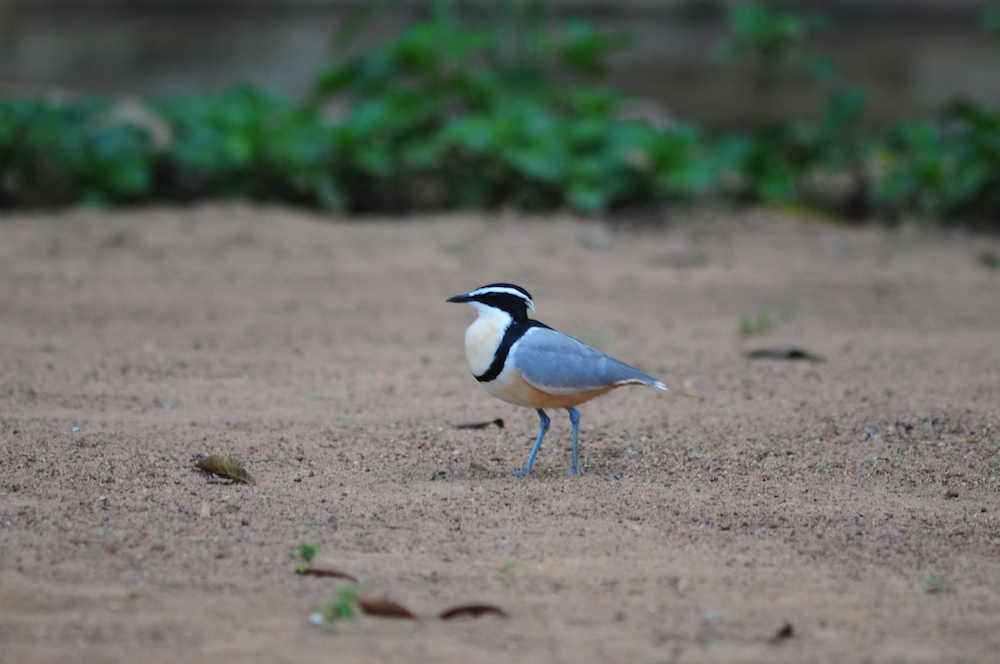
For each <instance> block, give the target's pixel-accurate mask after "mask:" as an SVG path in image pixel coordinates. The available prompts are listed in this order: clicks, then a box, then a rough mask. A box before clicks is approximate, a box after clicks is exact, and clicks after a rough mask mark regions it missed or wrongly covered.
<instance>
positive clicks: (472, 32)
mask: <svg viewBox="0 0 1000 664" xmlns="http://www.w3.org/2000/svg"><path fill="white" fill-rule="evenodd" d="M542 4H543V3H541V2H538V1H537V0H536V1H532V2H524V3H516V2H512V1H506V2H497V3H494V7H493V8H494V11H495V12H496V13H497V16H496V17H495V18H496V21H494V22H493V23H489V22H483V21H482V17H480V22H473V23H471V24H467V23H465V22H463V21H462V20H460V18H459V16H458V13H457V12H456V11H455V10H454V7H453V6H452V3H448V2H437V3H434V8H435V12H434V16H433V18H432V19H431V20H429V21H427V22H424V23H420V24H416V25H414V26H412V27H410V28H408V29H407V30H405V31H404V32H403V33H402V34H400V35H399V36H398V37H396V38H395V39H393V40H390V41H389V42H387V43H386V44H384V45H382V46H381V47H379V48H376V49H374V50H373V51H370V52H367V53H363V54H361V55H359V56H356V57H353V58H348V59H338V60H335V61H334V62H333V63H331V65H329V66H328V67H327V68H326V69H325V70H324V71H323V72H322V73H321V75H320V76H319V78H318V80H317V85H316V91H315V103H317V104H318V103H322V102H325V103H329V102H330V101H331V100H337V101H338V102H339V103H340V104H341V105H342V106H343V107H346V108H347V112H346V114H345V116H344V118H343V120H342V122H341V124H340V126H339V127H338V128H337V130H336V132H335V135H336V139H335V141H336V146H337V150H336V152H337V154H338V161H337V166H336V168H337V171H338V174H339V177H338V179H339V180H340V181H342V182H344V183H346V186H344V187H343V190H344V191H349V192H351V194H350V198H349V200H348V207H349V209H352V210H358V211H360V210H371V209H380V208H381V209H389V210H401V209H409V208H412V207H453V206H458V207H495V206H499V205H502V204H514V205H518V206H520V207H523V208H529V209H547V208H554V207H559V206H564V205H568V206H571V207H573V208H576V209H577V210H580V211H582V212H600V211H602V210H605V209H608V208H610V207H615V206H621V205H643V204H649V203H651V202H653V201H654V200H656V199H658V198H660V197H663V198H667V197H676V198H684V197H687V196H690V195H693V194H695V193H697V192H698V191H700V190H702V189H704V188H705V187H706V185H707V181H708V180H709V177H708V175H707V174H706V173H705V172H703V170H704V169H698V168H695V167H693V166H692V159H693V157H694V155H695V153H696V152H697V150H698V149H699V148H700V146H698V145H696V143H697V142H698V137H697V134H696V132H694V131H693V130H691V129H689V128H687V127H683V128H677V129H676V130H668V131H663V132H661V131H657V130H654V129H653V128H652V127H649V126H648V125H645V124H642V123H639V122H627V121H623V120H619V119H617V118H616V112H617V109H618V107H619V105H620V103H621V101H622V97H621V95H619V94H617V93H615V92H613V91H611V90H608V89H604V88H600V87H587V88H569V87H565V86H561V85H556V84H555V83H554V79H553V76H554V75H555V74H556V73H557V72H558V71H565V70H569V71H572V72H575V73H576V74H578V75H581V76H595V75H599V74H601V73H602V72H603V58H604V56H606V55H607V54H608V53H610V52H612V51H613V50H615V49H617V48H620V47H622V46H623V45H625V44H626V43H627V40H626V39H625V38H624V37H621V36H607V35H602V34H601V33H599V32H597V31H596V30H594V29H593V28H592V27H590V26H589V25H588V24H586V23H584V22H581V21H571V22H569V23H568V24H566V26H565V27H564V29H563V31H562V32H560V33H554V34H550V33H548V32H546V31H545V30H544V25H543V22H542V20H541V17H542V12H541V7H542Z"/></svg>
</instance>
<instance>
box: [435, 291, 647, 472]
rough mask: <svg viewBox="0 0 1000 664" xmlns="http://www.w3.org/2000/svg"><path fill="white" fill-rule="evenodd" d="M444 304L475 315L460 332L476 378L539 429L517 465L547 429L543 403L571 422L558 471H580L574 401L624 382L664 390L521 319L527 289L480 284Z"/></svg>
mask: <svg viewBox="0 0 1000 664" xmlns="http://www.w3.org/2000/svg"><path fill="white" fill-rule="evenodd" d="M447 302H465V303H467V304H470V305H472V306H473V307H475V309H476V311H477V312H478V314H479V315H478V317H477V318H476V320H475V321H473V322H472V324H471V325H470V326H469V328H468V329H467V330H466V331H465V356H466V360H468V364H469V369H470V370H471V371H472V375H473V376H475V378H476V380H478V381H479V383H480V384H481V385H482V386H483V387H484V388H486V391H487V392H489V393H490V394H491V395H493V396H494V397H496V398H498V399H501V400H503V401H506V402H507V403H511V404H514V405H516V406H526V407H528V408H534V409H535V410H536V411H537V412H538V417H539V419H541V428H540V430H539V431H538V438H537V439H536V440H535V445H534V447H532V448H531V454H530V455H529V456H528V461H527V463H525V464H524V468H522V469H521V470H519V471H517V472H515V473H514V474H515V475H518V476H523V475H526V474H528V473H529V472H531V468H532V466H534V465H535V457H536V456H537V455H538V450H539V449H541V446H542V439H543V438H545V432H546V431H548V429H549V422H550V420H549V416H548V415H546V413H545V410H544V409H545V408H565V409H566V410H567V411H569V420H570V422H571V423H572V425H573V465H571V466H570V467H569V469H568V470H566V471H565V473H564V474H571V475H580V474H582V473H583V469H582V468H581V467H580V457H579V453H578V442H579V437H580V412H579V411H578V410H577V409H576V407H577V406H579V405H580V404H582V403H584V402H586V401H590V400H591V399H593V398H594V397H597V396H600V395H602V394H605V393H607V392H610V391H611V390H613V389H614V388H616V387H621V386H623V385H649V386H650V387H655V388H657V389H661V390H666V389H667V386H666V385H664V384H663V383H662V382H660V381H659V380H657V379H656V378H653V377H652V376H650V375H648V374H646V373H643V372H642V371H639V370H638V369H636V368H635V367H631V366H629V365H627V364H625V363H624V362H621V361H619V360H616V359H615V358H613V357H610V356H608V355H605V354H604V353H602V352H600V351H598V350H595V349H593V348H591V347H590V346H588V345H586V344H584V343H582V342H580V341H577V340H576V339H574V338H573V337H570V336H567V335H565V334H563V333H562V332H558V331H556V330H554V329H552V328H551V327H549V326H548V325H545V324H544V323H542V322H540V321H538V320H535V319H532V318H528V310H529V309H530V310H531V311H532V312H534V311H535V304H534V302H533V301H532V299H531V294H530V293H528V291H526V290H525V289H523V288H521V287H520V286H515V285H514V284H509V283H496V284H487V285H486V286H481V287H479V288H477V289H475V290H474V291H470V292H468V293H465V294H464V295H456V296H454V297H450V298H448V300H447Z"/></svg>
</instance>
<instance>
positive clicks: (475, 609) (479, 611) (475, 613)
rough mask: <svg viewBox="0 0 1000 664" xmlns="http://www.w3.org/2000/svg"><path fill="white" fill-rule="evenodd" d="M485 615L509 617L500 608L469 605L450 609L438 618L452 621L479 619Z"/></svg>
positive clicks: (485, 605)
mask: <svg viewBox="0 0 1000 664" xmlns="http://www.w3.org/2000/svg"><path fill="white" fill-rule="evenodd" d="M484 613H495V614H496V615H498V616H503V617H504V618H506V617H507V613H506V612H505V611H504V610H503V609H501V608H499V607H496V606H490V605H489V604H469V605H467V606H456V607H455V608H453V609H448V610H447V611H445V612H443V613H442V614H441V615H440V616H438V618H440V619H441V620H451V619H452V618H459V617H461V616H470V617H472V618H478V617H479V616H481V615H483V614H484Z"/></svg>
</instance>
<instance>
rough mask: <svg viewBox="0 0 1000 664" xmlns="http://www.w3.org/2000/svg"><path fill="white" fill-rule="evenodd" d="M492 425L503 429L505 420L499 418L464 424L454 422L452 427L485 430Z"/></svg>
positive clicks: (469, 421)
mask: <svg viewBox="0 0 1000 664" xmlns="http://www.w3.org/2000/svg"><path fill="white" fill-rule="evenodd" d="M491 424H495V425H497V428H498V429H503V419H502V418H499V417H498V418H496V419H495V420H466V421H463V422H452V423H451V426H453V427H455V428H456V429H485V428H486V427H488V426H489V425H491Z"/></svg>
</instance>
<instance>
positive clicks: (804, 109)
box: [0, 0, 1000, 126]
mask: <svg viewBox="0 0 1000 664" xmlns="http://www.w3.org/2000/svg"><path fill="white" fill-rule="evenodd" d="M733 1H738V0H550V7H551V8H552V10H553V12H554V13H555V14H557V15H560V16H563V15H570V14H572V15H584V16H586V17H589V18H590V19H591V20H592V21H593V22H594V23H595V24H596V25H598V26H599V27H601V28H604V29H608V30H625V31H629V32H631V33H632V34H633V35H635V37H636V38H637V46H636V48H635V49H633V50H632V51H630V52H628V53H625V54H622V55H620V56H617V57H616V58H615V60H614V63H613V64H614V67H613V73H612V82H614V83H615V84H617V85H618V86H620V87H622V88H624V89H626V90H628V91H630V92H633V93H636V94H638V95H640V96H642V97H645V98H648V99H651V100H653V101H655V102H657V103H658V104H660V105H661V106H662V107H663V108H664V109H665V110H666V111H667V112H668V113H670V114H671V115H673V116H675V117H678V118H682V119H693V120H697V121H700V122H704V123H708V124H712V125H717V126H718V125H732V124H742V123H745V122H747V121H748V119H749V115H748V114H749V110H750V107H751V106H752V103H751V99H752V97H753V77H752V75H751V70H750V69H748V68H747V67H745V66H734V65H732V64H724V63H721V62H720V60H719V58H718V55H717V53H718V46H719V43H720V42H721V41H722V40H723V39H724V37H725V35H726V23H725V7H726V5H727V4H730V3H731V2H733ZM359 4H361V3H360V2H359V1H358V0H0V93H2V94H12V93H35V92H53V91H55V92H63V93H69V94H87V93H98V94H102V95H115V96H118V95H130V96H141V97H161V96H165V95H171V94H176V93H185V92H218V91H222V90H225V89H227V88H228V87H230V86H232V85H233V84H235V83H237V82H241V81H250V82H253V83H255V84H257V85H260V86H263V87H265V88H268V89H271V90H276V91H281V92H284V93H287V94H290V95H295V96H298V95H302V94H304V93H305V92H306V91H307V90H308V89H309V86H310V82H311V79H312V76H313V74H314V73H315V72H316V71H317V69H318V68H319V67H320V65H321V63H322V62H323V60H324V58H325V57H327V55H328V53H329V41H330V37H331V35H332V34H333V32H334V31H335V29H336V28H337V26H338V25H339V24H340V22H341V21H343V20H344V18H345V17H346V16H347V15H348V14H349V13H350V12H351V11H352V10H353V9H355V8H356V7H357V6H358V5H359ZM790 4H794V5H797V6H800V7H812V8H819V9H822V10H825V11H826V12H827V13H828V14H829V15H830V16H831V17H832V18H833V21H834V26H835V27H834V29H833V30H832V31H830V32H829V33H828V34H827V35H825V36H823V37H822V39H821V42H820V43H821V46H822V48H823V49H824V50H826V51H827V52H828V53H829V54H830V55H831V56H832V58H833V60H834V61H835V62H836V63H837V64H838V65H839V67H840V69H841V73H842V74H843V76H844V78H845V79H846V80H847V81H849V82H851V83H853V84H855V85H858V86H861V87H863V88H866V89H868V90H869V91H870V92H871V93H872V96H873V109H872V113H871V117H870V119H871V120H872V121H874V122H876V123H878V122H883V121H886V120H888V119H890V118H894V117H898V116H899V115H905V114H910V113H915V112H918V111H919V112H926V111H934V110H935V109H938V108H940V107H941V106H942V105H943V104H946V103H947V102H949V101H950V100H952V99H954V98H956V97H965V98H971V99H974V100H976V101H979V102H982V103H986V104H991V105H1000V35H988V34H985V33H984V32H983V31H982V30H981V29H979V27H978V19H979V16H980V15H981V12H982V11H983V9H984V8H985V7H988V6H996V5H1000V2H988V1H986V0H816V1H810V0H798V1H797V2H791V3H790ZM425 11H426V2H422V1H420V0H404V1H403V2H400V3H399V4H397V5H396V6H395V7H393V8H392V10H391V11H389V12H386V13H385V14H383V15H381V16H380V17H379V19H378V21H377V23H376V24H374V25H373V26H371V28H370V29H369V30H368V31H367V32H366V33H365V36H364V39H363V41H362V44H363V43H365V42H367V43H374V42H376V41H378V40H379V39H381V38H384V37H385V36H388V35H390V34H392V33H393V32H395V31H397V30H399V29H400V28H401V27H402V26H404V25H405V24H406V23H408V22H410V21H413V20H415V19H417V18H419V17H420V16H422V15H423V14H424V12H425ZM818 92H819V91H818V90H817V89H809V88H801V87H799V88H794V89H790V90H788V91H787V92H786V93H784V94H783V95H782V96H781V97H780V99H779V105H780V106H781V107H782V108H783V109H784V110H786V111H789V112H792V113H796V114H808V113H811V112H812V111H813V110H815V109H816V108H817V107H818V105H819V103H820V98H819V96H818Z"/></svg>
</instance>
